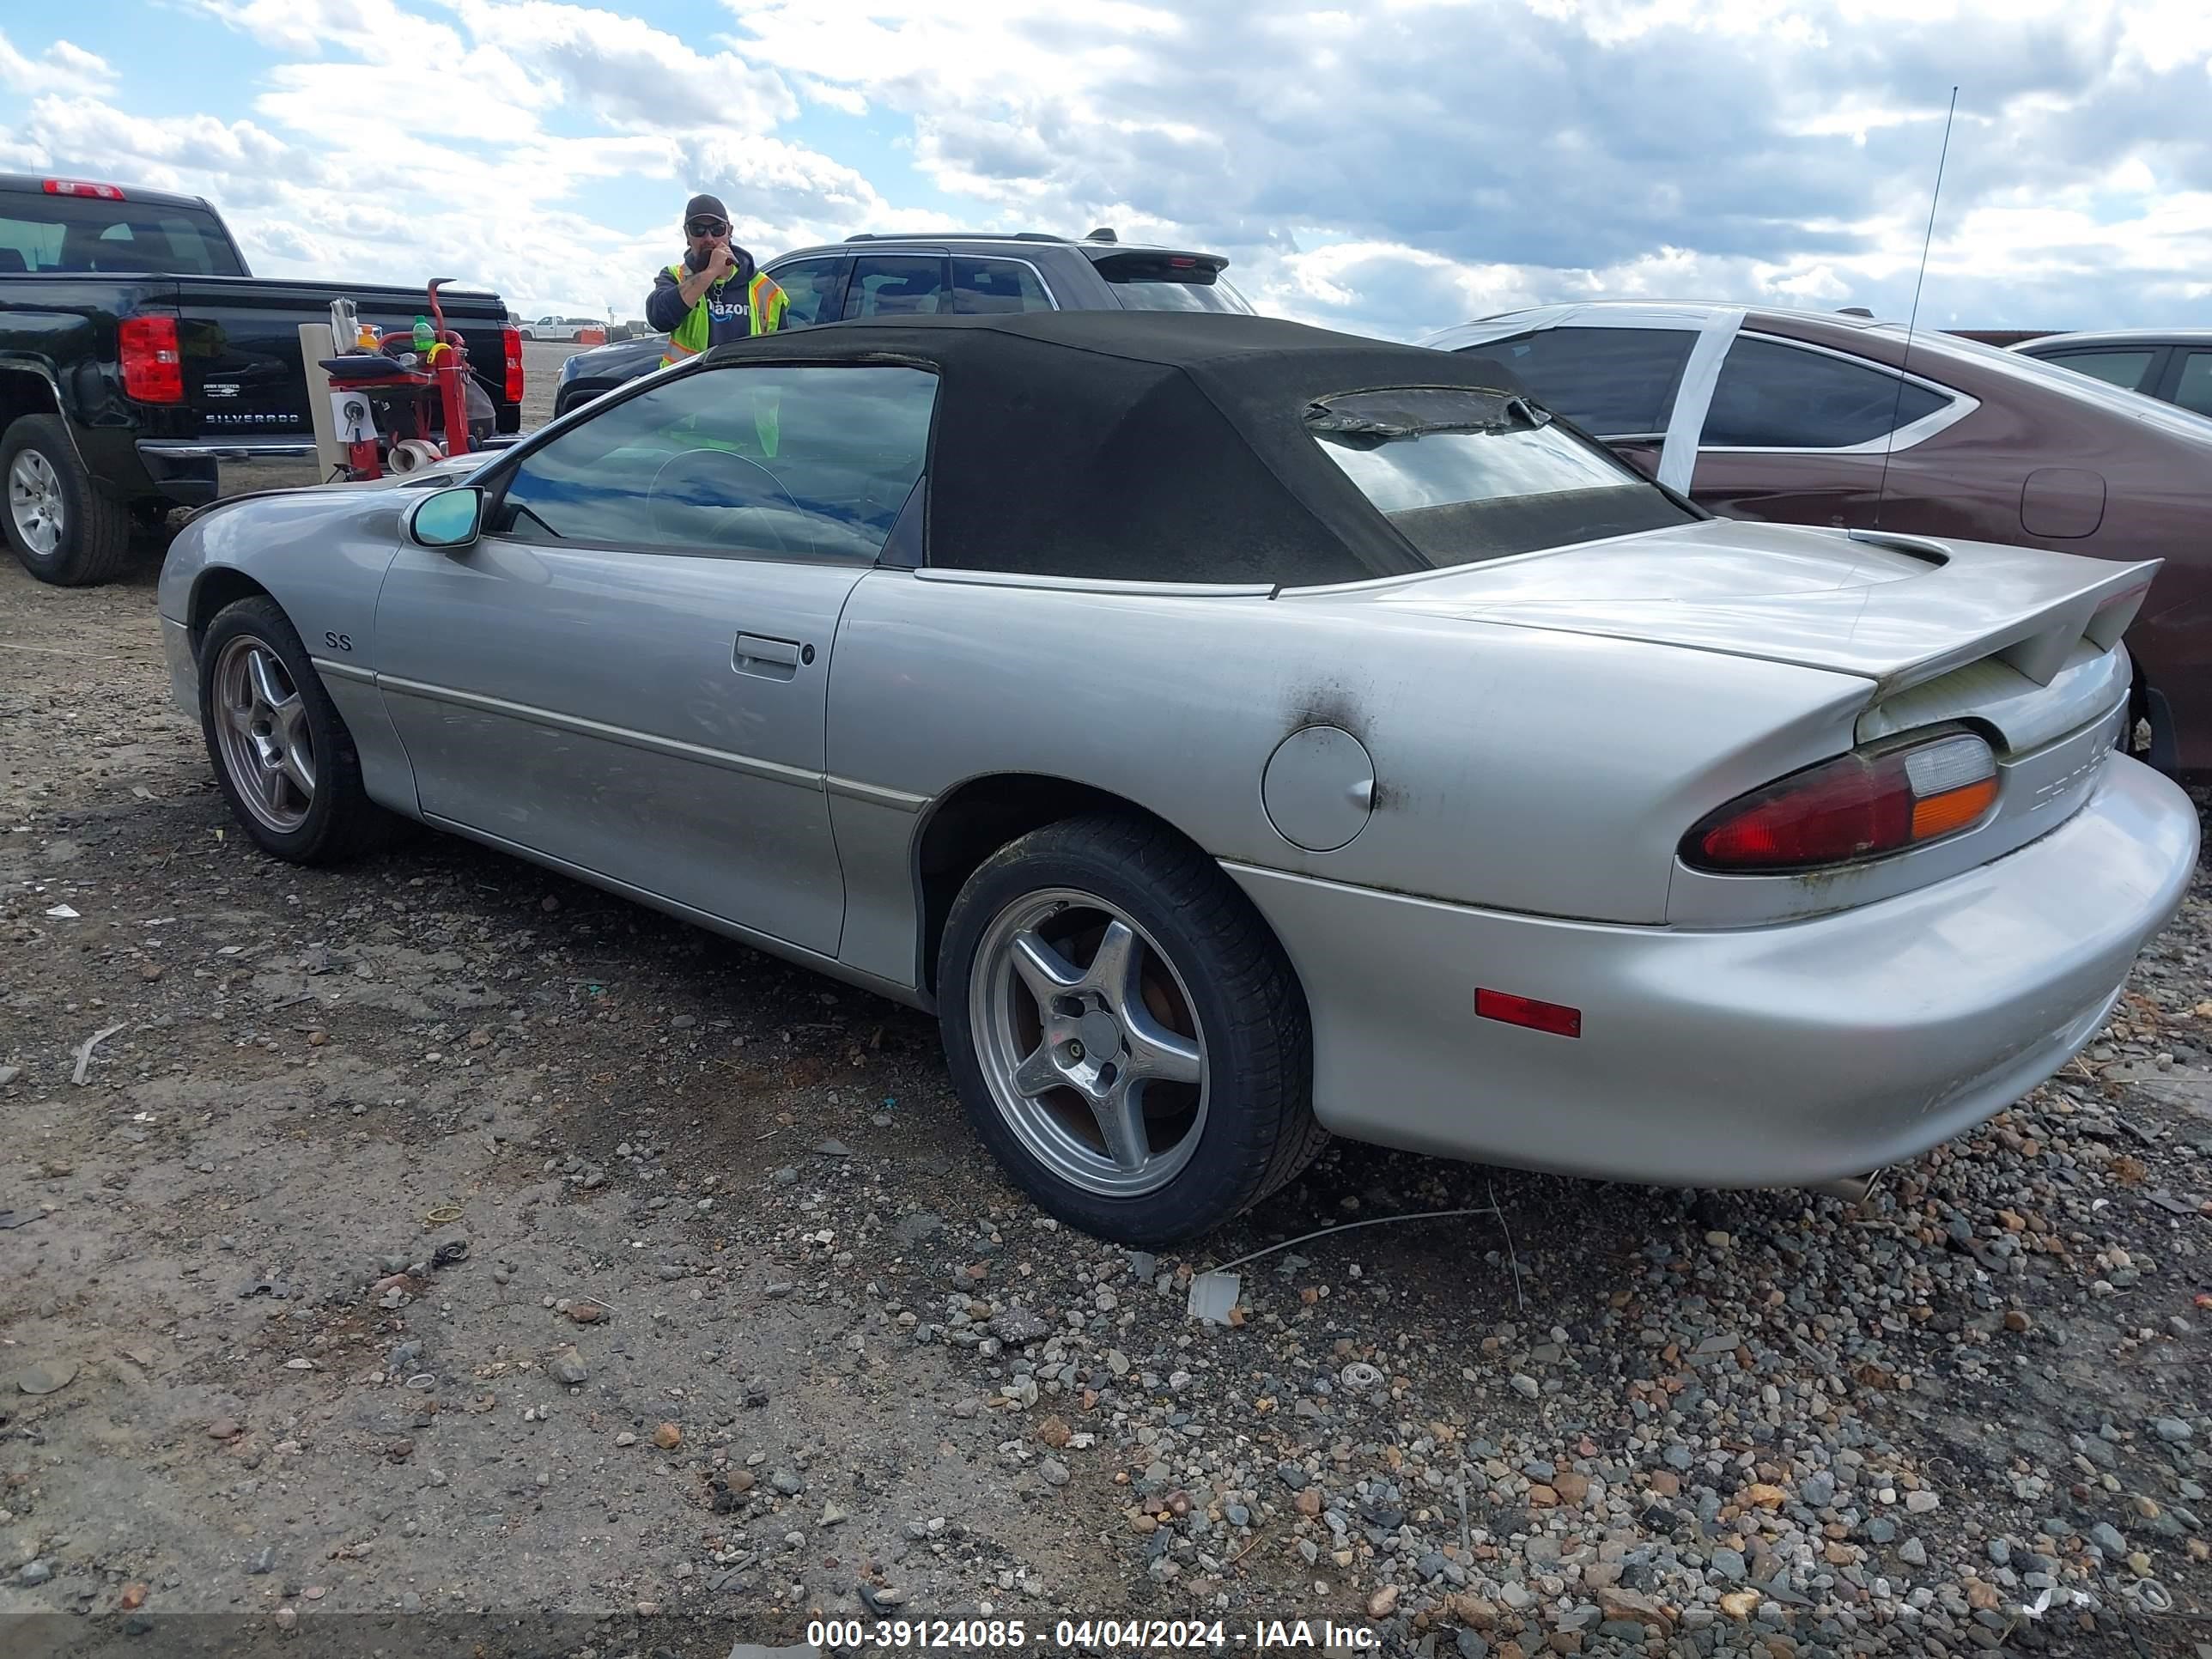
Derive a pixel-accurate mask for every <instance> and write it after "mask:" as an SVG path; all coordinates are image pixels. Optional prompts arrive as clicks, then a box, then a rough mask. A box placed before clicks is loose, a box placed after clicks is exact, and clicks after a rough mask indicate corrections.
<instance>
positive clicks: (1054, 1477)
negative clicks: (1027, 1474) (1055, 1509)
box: [1037, 1457, 1067, 1486]
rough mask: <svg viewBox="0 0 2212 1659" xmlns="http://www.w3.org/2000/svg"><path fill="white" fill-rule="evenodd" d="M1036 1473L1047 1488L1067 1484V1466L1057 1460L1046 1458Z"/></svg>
mask: <svg viewBox="0 0 2212 1659" xmlns="http://www.w3.org/2000/svg"><path fill="white" fill-rule="evenodd" d="M1037 1473H1038V1474H1041V1475H1042V1476H1043V1477H1044V1483H1045V1485H1047V1486H1066V1484H1067V1465H1066V1464H1065V1463H1063V1462H1060V1460H1059V1459H1058V1458H1055V1457H1048V1458H1046V1459H1045V1460H1044V1462H1042V1463H1040V1464H1039V1465H1038V1466H1037Z"/></svg>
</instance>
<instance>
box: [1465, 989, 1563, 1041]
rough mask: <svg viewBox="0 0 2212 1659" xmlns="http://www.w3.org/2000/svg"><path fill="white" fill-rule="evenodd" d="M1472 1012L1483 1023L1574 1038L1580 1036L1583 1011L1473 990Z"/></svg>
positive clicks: (1493, 992)
mask: <svg viewBox="0 0 2212 1659" xmlns="http://www.w3.org/2000/svg"><path fill="white" fill-rule="evenodd" d="M1474 1012H1476V1013H1477V1014H1479V1015H1480V1016H1481V1017H1482V1018H1484V1019H1496V1020H1503V1021H1504V1023H1505V1024H1508V1025H1525V1026H1527V1027H1528V1029H1529V1030H1532V1031H1549V1032H1550V1033H1551V1034H1552V1035H1553V1036H1563V1037H1578V1036H1581V1035H1582V1034H1583V1011H1582V1010H1581V1009H1579V1008H1570V1007H1568V1006H1566V1005H1565V1004H1564V1003H1559V1002H1539V1001H1537V1000H1535V999H1534V997H1516V996H1514V995H1512V994H1510V993H1508V992H1504V991H1486V990H1483V989H1482V988H1480V987H1476V990H1475V993H1474Z"/></svg>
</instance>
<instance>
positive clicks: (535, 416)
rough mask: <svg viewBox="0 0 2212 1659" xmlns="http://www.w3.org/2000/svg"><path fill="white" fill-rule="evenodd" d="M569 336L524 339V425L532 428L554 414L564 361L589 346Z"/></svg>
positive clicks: (540, 424)
mask: <svg viewBox="0 0 2212 1659" xmlns="http://www.w3.org/2000/svg"><path fill="white" fill-rule="evenodd" d="M588 349H590V348H588V347H586V346H580V345H575V344H573V343H570V342H568V341H566V340H525V341H524V342H523V343H522V429H523V430H524V431H526V432H527V431H530V430H531V429H532V428H535V427H541V426H543V425H544V424H545V422H548V421H550V420H551V419H552V418H553V393H554V391H555V389H556V386H558V384H559V381H560V377H561V365H562V364H563V363H565V362H568V359H569V358H571V357H573V356H575V355H576V354H577V353H578V352H579V351H585V350H588Z"/></svg>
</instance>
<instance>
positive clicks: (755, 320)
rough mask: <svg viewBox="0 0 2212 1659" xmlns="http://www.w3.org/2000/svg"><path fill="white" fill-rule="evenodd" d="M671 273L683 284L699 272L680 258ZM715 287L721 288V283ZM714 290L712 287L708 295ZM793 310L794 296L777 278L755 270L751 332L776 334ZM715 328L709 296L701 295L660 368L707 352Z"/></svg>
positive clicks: (748, 303) (748, 298)
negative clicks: (788, 312) (786, 315)
mask: <svg viewBox="0 0 2212 1659" xmlns="http://www.w3.org/2000/svg"><path fill="white" fill-rule="evenodd" d="M668 274H669V275H670V276H673V277H674V278H675V279H676V280H677V281H678V282H679V283H680V282H682V281H683V280H684V278H685V277H686V276H693V275H696V272H692V271H689V270H685V269H684V263H683V261H682V260H680V259H679V260H678V261H677V263H676V264H672V265H671V266H669V267H668ZM728 280H729V278H728V277H724V278H723V279H722V281H723V282H724V283H726V282H727V281H728ZM714 286H715V288H720V286H721V283H716V284H715V285H714ZM713 292H714V289H711V288H710V289H708V290H707V293H708V294H712V293H713ZM790 308H791V296H790V295H787V294H786V293H785V292H784V291H783V289H781V288H780V287H779V286H777V284H776V283H775V279H774V278H772V277H771V276H769V274H768V273H767V272H766V271H755V272H754V273H753V279H752V281H750V283H746V284H745V315H746V319H747V322H748V324H749V325H750V331H751V332H752V333H754V334H773V333H774V332H775V331H776V330H778V329H780V328H781V327H782V326H783V319H784V313H786V312H787V311H789V310H790ZM712 327H713V323H712V319H709V318H708V315H707V295H705V294H702V295H700V296H699V303H698V304H696V305H695V306H693V307H691V309H690V312H689V313H687V314H686V315H685V316H684V320H683V322H682V323H681V324H679V325H678V327H677V328H676V330H675V331H674V332H673V333H671V335H669V337H668V346H667V349H665V351H663V352H662V353H661V354H660V365H661V367H662V368H666V367H667V366H668V365H669V364H671V363H678V362H683V361H684V359H685V358H686V357H696V356H698V355H699V354H700V353H701V352H702V351H704V350H705V349H707V343H708V337H709V333H710V331H711V329H712Z"/></svg>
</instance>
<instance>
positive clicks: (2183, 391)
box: [2173, 351, 2212, 415]
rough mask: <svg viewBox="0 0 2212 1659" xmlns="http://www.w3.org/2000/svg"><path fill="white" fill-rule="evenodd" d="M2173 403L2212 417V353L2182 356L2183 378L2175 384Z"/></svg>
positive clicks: (2196, 352)
mask: <svg viewBox="0 0 2212 1659" xmlns="http://www.w3.org/2000/svg"><path fill="white" fill-rule="evenodd" d="M2173 401H2174V402H2175V403H2177V404H2180V405H2181V407H2182V408H2184V409H2188V410H2195V411H2196V412H2197V414H2199V415H2212V351H2185V352H2183V353H2182V354H2181V378H2180V379H2179V380H2177V381H2175V382H2174V386H2173Z"/></svg>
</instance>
